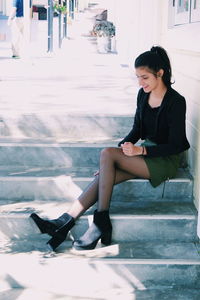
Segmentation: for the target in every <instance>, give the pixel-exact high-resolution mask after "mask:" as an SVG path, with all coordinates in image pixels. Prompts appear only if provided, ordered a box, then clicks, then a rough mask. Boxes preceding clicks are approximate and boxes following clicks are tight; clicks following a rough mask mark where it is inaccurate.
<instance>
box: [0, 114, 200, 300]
mask: <svg viewBox="0 0 200 300" xmlns="http://www.w3.org/2000/svg"><path fill="white" fill-rule="evenodd" d="M122 118H124V117H120V116H118V117H112V118H111V117H108V118H106V117H105V116H102V117H101V116H99V119H98V122H97V123H98V124H97V125H96V126H97V131H96V132H98V128H99V127H100V125H101V129H102V128H104V129H106V128H108V129H109V130H108V131H107V132H106V136H107V138H108V139H109V140H110V141H113V142H108V140H107V141H102V139H103V138H100V141H99V142H98V141H97V137H98V134H97V135H96V138H94V132H91V135H89V136H87V142H84V138H83V135H82V133H81V132H82V131H83V128H84V126H85V127H87V126H88V125H90V124H89V123H90V118H88V116H85V117H82V124H81V126H80V134H79V135H78V130H79V128H78V127H76V128H71V130H69V131H68V133H69V136H68V135H67V131H66V136H65V139H66V140H67V139H68V140H70V138H71V136H80V137H82V141H79V142H75V140H74V141H73V142H71V143H69V142H68V143H66V142H65V143H55V142H51V141H49V140H48V139H43V140H42V139H23V140H22V139H21V140H15V141H14V140H13V139H12V138H9V137H7V138H4V139H3V138H2V139H1V144H0V146H1V157H0V165H1V170H0V187H1V195H0V201H1V216H0V229H1V231H0V234H1V236H0V237H1V248H0V266H1V268H0V291H1V294H0V299H4V300H7V299H9V300H10V299H20V300H21V299H45V300H46V299H48V300H49V299H177V300H178V299H181V300H182V299H184V300H188V299H199V298H198V297H199V295H200V281H199V279H200V255H199V253H200V252H199V251H200V247H199V243H198V238H197V236H196V226H197V224H196V223H197V219H196V210H195V207H194V205H193V202H192V185H193V183H192V178H191V176H190V175H189V173H188V171H187V170H186V169H180V170H179V174H178V176H177V178H175V179H173V180H169V181H166V182H165V183H163V184H161V185H160V186H159V187H157V188H156V189H154V188H152V187H151V185H150V184H149V182H148V181H147V180H143V179H135V180H130V181H127V182H126V183H122V184H120V185H118V186H116V187H115V188H114V193H113V199H112V204H111V218H112V222H113V227H114V232H113V243H112V245H111V246H108V247H101V245H98V247H97V248H96V249H95V250H92V251H83V252H78V253H77V252H76V251H75V250H73V249H71V240H70V237H69V239H68V240H67V241H66V242H65V243H63V244H62V245H61V246H60V247H59V248H58V249H57V252H56V253H52V252H50V251H49V249H48V248H47V246H46V242H47V241H48V240H49V236H48V235H41V234H39V233H38V232H36V231H35V229H34V228H33V227H32V226H31V224H30V220H29V215H30V213H32V212H38V213H40V215H43V216H46V217H49V218H51V217H53V218H55V217H57V216H58V215H59V214H61V213H63V212H65V211H66V210H67V209H68V207H69V206H70V205H71V202H72V201H73V200H74V199H76V198H77V197H78V195H79V194H80V193H81V191H82V190H83V189H84V188H85V187H86V186H87V184H88V183H89V182H90V181H91V180H92V177H93V173H94V171H95V170H97V169H98V157H99V153H100V151H101V149H102V148H104V147H107V146H113V145H116V144H117V141H118V140H119V139H120V137H123V136H124V131H125V128H123V126H122V127H121V124H122V123H123V122H122ZM109 122H110V124H112V126H108V123H109ZM111 127H112V130H110V128H111ZM116 128H118V131H117V130H115V129H116ZM119 128H121V130H120V129H119ZM127 130H128V129H127ZM73 131H74V133H73ZM116 132H117V134H116ZM92 139H93V140H94V142H93V143H92V142H91V141H92ZM78 140H79V139H78V138H77V141H78ZM88 140H90V143H88ZM93 209H94V208H92V209H90V210H88V212H87V213H86V214H85V215H84V216H83V217H81V219H80V220H79V221H78V222H77V224H76V226H75V227H74V229H73V230H72V232H71V237H73V238H76V237H79V236H80V235H81V234H82V233H83V232H85V230H86V229H87V227H88V224H89V223H90V222H91V217H92V212H93ZM17 297H18V298H17Z"/></svg>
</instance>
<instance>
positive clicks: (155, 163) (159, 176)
mask: <svg viewBox="0 0 200 300" xmlns="http://www.w3.org/2000/svg"><path fill="white" fill-rule="evenodd" d="M142 145H143V146H145V145H146V146H147V143H145V142H144V143H142ZM154 145H155V144H154ZM144 160H145V162H146V164H147V167H148V169H149V173H150V179H149V181H150V183H151V185H152V186H153V187H157V186H158V185H160V184H161V183H162V182H163V181H165V180H168V179H170V178H174V177H175V176H176V174H177V171H178V168H179V164H180V154H177V155H170V156H164V157H162V156H160V157H147V156H144Z"/></svg>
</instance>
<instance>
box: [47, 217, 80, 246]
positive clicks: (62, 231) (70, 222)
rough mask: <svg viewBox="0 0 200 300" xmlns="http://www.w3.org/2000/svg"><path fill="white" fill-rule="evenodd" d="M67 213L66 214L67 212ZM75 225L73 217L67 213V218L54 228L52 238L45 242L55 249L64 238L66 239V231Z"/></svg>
mask: <svg viewBox="0 0 200 300" xmlns="http://www.w3.org/2000/svg"><path fill="white" fill-rule="evenodd" d="M67 215H68V214H67ZM74 225H75V221H74V218H72V217H71V216H70V215H68V218H67V220H66V222H65V224H63V225H62V226H61V227H59V228H58V229H56V231H55V232H54V233H53V235H52V238H51V239H50V240H49V241H48V242H47V244H48V245H49V246H50V248H51V249H52V250H55V249H56V248H57V247H58V246H59V245H60V244H62V242H64V240H65V239H66V237H67V235H68V232H69V231H70V229H71V228H72V227H73V226H74Z"/></svg>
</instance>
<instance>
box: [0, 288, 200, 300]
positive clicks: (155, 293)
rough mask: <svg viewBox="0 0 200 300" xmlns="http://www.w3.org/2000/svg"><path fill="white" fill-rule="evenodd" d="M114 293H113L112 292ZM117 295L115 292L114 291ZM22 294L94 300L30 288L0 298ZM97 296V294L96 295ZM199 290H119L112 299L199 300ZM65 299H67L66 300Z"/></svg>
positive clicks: (37, 296)
mask: <svg viewBox="0 0 200 300" xmlns="http://www.w3.org/2000/svg"><path fill="white" fill-rule="evenodd" d="M0 292H1V291H0ZM113 292H114V291H113ZM116 293H117V291H116ZM20 294H22V295H26V296H27V297H26V299H30V298H32V299H45V300H52V299H59V300H66V299H67V300H86V299H87V300H94V297H93V296H92V295H89V296H88V297H87V298H86V297H82V296H78V295H77V296H69V295H67V296H66V295H64V294H63V295H62V294H60V293H56V292H48V291H42V290H40V291H38V290H37V289H30V288H28V289H27V288H13V289H9V290H5V291H2V292H1V293H0V298H1V299H4V300H10V299H17V297H18V296H19V295H20ZM98 294H99V293H98ZM199 294H200V290H199V289H196V288H195V287H191V288H184V287H179V286H177V287H176V286H174V285H173V286H172V287H168V288H167V287H163V286H156V287H152V288H144V289H134V290H133V291H132V292H130V291H129V290H128V291H127V293H126V291H125V289H124V290H123V289H122V290H121V292H120V293H119V292H118V293H117V294H115V295H114V296H113V297H112V296H111V297H112V299H116V300H123V299H126V300H135V299H136V298H137V299H139V300H158V299H165V300H169V299H176V300H180V299H181V300H197V299H199ZM66 297H67V298H66ZM96 299H97V300H98V299H99V300H102V299H111V298H110V297H109V295H108V294H107V295H105V298H102V297H101V295H99V297H98V298H96Z"/></svg>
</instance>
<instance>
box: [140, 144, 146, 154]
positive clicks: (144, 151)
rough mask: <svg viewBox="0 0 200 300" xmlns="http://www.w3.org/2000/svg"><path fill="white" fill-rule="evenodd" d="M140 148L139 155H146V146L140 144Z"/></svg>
mask: <svg viewBox="0 0 200 300" xmlns="http://www.w3.org/2000/svg"><path fill="white" fill-rule="evenodd" d="M141 148H142V152H141V155H146V148H145V147H144V146H141Z"/></svg>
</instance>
